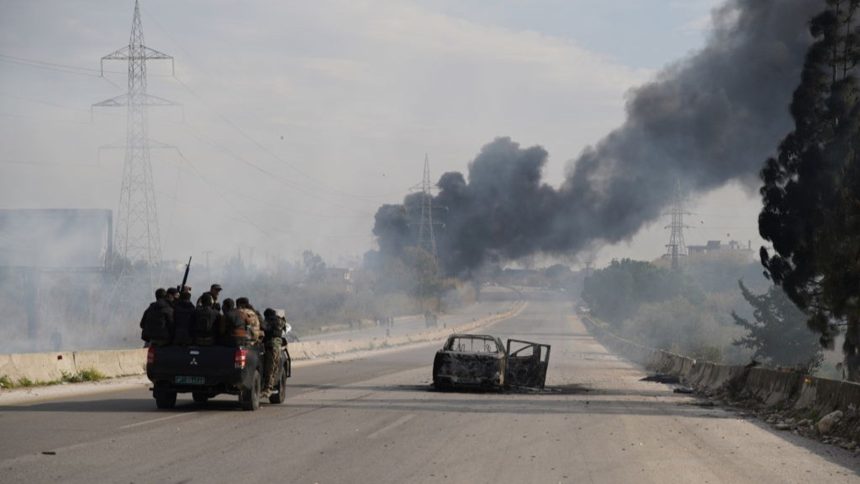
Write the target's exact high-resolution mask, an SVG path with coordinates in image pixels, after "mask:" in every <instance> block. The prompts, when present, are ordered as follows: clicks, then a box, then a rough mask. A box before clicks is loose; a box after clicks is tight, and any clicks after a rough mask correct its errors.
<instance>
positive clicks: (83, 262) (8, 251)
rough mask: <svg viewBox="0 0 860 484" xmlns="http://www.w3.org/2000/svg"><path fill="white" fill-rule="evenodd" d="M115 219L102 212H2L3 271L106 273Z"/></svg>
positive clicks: (0, 250) (0, 248) (0, 262)
mask: <svg viewBox="0 0 860 484" xmlns="http://www.w3.org/2000/svg"><path fill="white" fill-rule="evenodd" d="M112 232H113V216H112V213H111V211H110V210H100V209H74V208H71V209H0V267H21V268H38V269H66V270H69V269H72V270H74V269H78V270H81V269H89V270H94V269H103V268H104V267H105V261H106V260H107V258H108V256H109V255H110V251H111V250H112V249H113V247H112V244H113V233H112Z"/></svg>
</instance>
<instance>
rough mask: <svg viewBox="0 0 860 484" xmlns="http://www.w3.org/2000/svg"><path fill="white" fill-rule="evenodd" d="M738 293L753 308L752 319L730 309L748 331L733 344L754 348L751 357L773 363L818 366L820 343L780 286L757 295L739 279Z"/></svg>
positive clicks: (736, 319)
mask: <svg viewBox="0 0 860 484" xmlns="http://www.w3.org/2000/svg"><path fill="white" fill-rule="evenodd" d="M738 285H739V286H740V288H741V294H742V295H743V297H744V299H746V300H747V302H748V303H749V304H750V306H752V308H753V318H754V321H752V322H750V321H749V320H747V319H745V318H742V317H740V316H738V315H737V313H735V312H732V318H734V320H735V323H737V324H738V325H739V326H741V327H743V328H744V329H745V330H746V331H747V333H746V335H745V336H743V337H742V338H739V339H736V340H735V341H734V343H733V344H734V345H736V346H744V347H747V348H750V349H751V350H753V357H755V358H759V359H763V360H767V361H769V362H770V363H772V364H774V365H779V366H790V367H799V368H803V369H805V370H807V371H809V370H813V369H815V368H817V367H818V366H819V365H820V364H821V360H822V358H823V356H822V351H821V345H820V344H818V341H816V338H815V336H814V335H813V334H812V333H811V332H810V331H809V330H808V329H807V328H806V325H805V324H804V323H805V321H806V315H805V314H803V312H802V311H801V310H799V309H797V306H795V305H794V303H792V302H791V300H790V299H788V297H787V296H786V295H785V292H783V290H782V289H781V288H780V287H779V286H775V285H774V286H771V287H770V289H768V291H767V292H765V293H764V294H761V295H756V294H753V293H752V292H750V290H749V289H747V287H746V286H745V285H744V283H743V282H741V281H738Z"/></svg>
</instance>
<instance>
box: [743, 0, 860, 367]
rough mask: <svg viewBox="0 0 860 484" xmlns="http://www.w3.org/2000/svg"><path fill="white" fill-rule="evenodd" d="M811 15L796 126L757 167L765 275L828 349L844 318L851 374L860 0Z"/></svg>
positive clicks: (856, 331)
mask: <svg viewBox="0 0 860 484" xmlns="http://www.w3.org/2000/svg"><path fill="white" fill-rule="evenodd" d="M826 3H827V8H826V9H825V10H824V11H823V12H822V13H820V14H819V15H817V16H816V17H814V18H813V19H812V21H811V22H810V33H811V34H812V36H813V37H814V38H815V42H814V43H813V44H812V46H811V47H810V48H809V51H808V52H807V56H806V61H805V64H804V68H803V72H802V75H801V83H800V86H799V87H798V88H797V90H796V91H795V92H794V97H793V99H792V103H791V114H792V117H793V118H794V121H795V129H794V131H793V132H791V133H789V134H788V135H787V136H786V137H785V139H783V141H782V143H781V144H780V146H779V152H778V156H777V157H775V158H771V159H769V160H767V162H766V164H765V167H764V168H763V169H762V171H761V178H762V181H763V186H762V188H761V195H762V200H763V205H764V207H763V209H762V212H761V214H760V215H759V232H760V233H761V235H762V237H763V238H764V239H766V240H768V241H770V242H771V243H772V244H773V252H774V254H773V255H771V253H770V252H769V251H768V250H767V249H765V248H764V247H763V248H762V249H761V259H762V264H763V266H764V268H765V274H766V275H767V276H769V277H770V278H772V280H773V281H774V282H775V283H776V284H778V285H779V286H781V287H782V289H783V290H784V291H785V293H786V295H787V296H788V297H789V298H790V299H791V301H793V302H794V303H795V304H796V305H797V307H798V308H800V309H801V310H802V311H803V312H804V313H805V314H806V316H807V318H808V320H807V325H808V326H809V327H810V328H811V329H812V330H814V331H816V332H817V333H819V334H820V335H821V338H820V341H821V343H822V344H823V345H827V346H830V345H832V344H833V340H834V338H835V336H836V334H837V333H838V330H839V327H840V326H841V325H846V326H847V330H846V333H845V343H844V345H843V352H844V354H845V362H846V367H847V368H848V377H849V379H852V380H858V379H860V355H858V346H860V294H858V291H860V222H858V217H860V203H858V190H860V188H858V184H860V178H858V163H860V160H858V156H860V106H858V93H860V89H858V82H857V79H856V77H855V73H856V72H855V71H856V67H857V65H858V62H860V42H858V39H859V38H860V37H858V33H860V30H858V27H857V23H858V22H857V20H858V18H857V17H858V15H857V13H858V12H857V10H858V6H860V0H827V2H826Z"/></svg>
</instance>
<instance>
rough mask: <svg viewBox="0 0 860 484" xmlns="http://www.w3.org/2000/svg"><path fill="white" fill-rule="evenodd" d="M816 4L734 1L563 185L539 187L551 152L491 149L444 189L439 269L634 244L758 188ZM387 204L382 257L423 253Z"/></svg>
mask: <svg viewBox="0 0 860 484" xmlns="http://www.w3.org/2000/svg"><path fill="white" fill-rule="evenodd" d="M823 6H824V5H823V2H821V1H818V0H730V1H728V2H727V3H725V4H724V5H723V6H721V7H719V8H717V9H715V10H714V12H713V14H712V21H713V29H712V32H711V34H710V37H709V39H708V41H707V44H706V46H705V47H704V48H703V49H702V50H701V51H699V52H697V53H695V54H694V55H692V56H690V57H688V58H686V59H684V60H681V61H679V62H677V63H675V64H672V65H670V66H668V67H666V68H665V69H663V71H661V72H660V73H659V75H658V76H657V78H656V79H655V80H654V81H652V82H650V83H648V84H646V85H644V86H642V87H639V88H638V89H635V90H634V91H632V92H631V93H630V95H629V97H628V100H627V106H626V111H627V120H626V121H625V123H624V124H623V125H622V126H621V127H619V128H618V129H616V130H615V131H613V132H611V133H610V134H609V135H608V136H606V137H605V138H604V139H602V140H600V141H599V142H598V143H597V144H596V145H594V146H592V147H589V148H587V149H586V150H584V152H583V153H582V154H581V155H580V156H579V158H578V159H576V160H574V162H573V163H572V164H571V169H570V171H569V173H568V175H567V177H566V180H565V182H564V183H563V184H562V186H561V187H559V188H557V189H556V188H553V187H551V186H549V185H547V184H545V183H542V181H541V175H542V173H541V171H542V168H543V165H544V164H545V163H546V160H547V152H546V151H545V150H544V149H543V148H541V147H538V146H535V147H530V148H521V147H520V146H519V145H518V144H517V143H515V142H513V141H511V140H510V139H509V138H497V139H496V140H494V141H492V142H491V143H489V144H487V145H486V146H484V147H483V148H482V150H481V152H480V153H479V154H478V156H477V157H476V158H475V159H474V160H473V161H472V162H471V163H470V164H469V167H468V168H469V172H468V179H467V178H466V177H464V176H463V175H462V174H461V173H456V172H449V173H445V174H444V175H442V177H441V178H440V180H439V183H438V185H439V188H440V189H441V191H440V193H439V195H438V196H437V197H436V199H435V201H434V202H435V203H436V205H437V206H439V207H444V208H445V209H444V210H443V211H442V212H441V213H440V216H439V218H440V219H441V220H442V222H443V223H444V228H442V229H441V230H440V231H439V252H440V262H441V264H442V266H443V268H444V270H445V271H446V272H447V273H449V274H458V273H463V272H467V271H468V270H470V269H474V268H476V267H479V266H480V265H481V264H482V263H483V262H485V261H487V260H488V259H496V258H499V259H517V258H519V257H523V256H526V255H529V254H533V253H538V252H546V253H568V254H569V253H574V254H575V253H577V252H579V251H581V250H583V249H586V248H589V247H591V246H592V245H596V244H601V243H614V242H617V241H620V240H624V239H627V238H629V237H631V236H633V235H634V234H635V233H636V232H637V231H638V230H639V229H640V228H641V227H642V226H643V224H645V223H646V222H648V221H650V220H653V219H655V218H656V217H659V216H660V214H661V213H662V211H663V209H664V208H665V207H666V205H667V204H668V203H670V201H671V198H672V194H673V186H674V183H675V180H676V178H680V179H681V182H682V183H683V184H684V186H685V187H687V188H688V189H690V190H693V191H704V190H709V189H713V188H717V187H719V186H721V185H724V184H725V183H727V182H729V181H732V180H741V181H744V182H747V183H752V182H754V181H757V173H758V171H759V169H760V168H761V166H762V164H763V162H764V160H765V159H766V158H767V156H768V155H769V154H771V153H772V152H774V151H775V149H776V146H777V144H778V143H779V140H780V139H781V138H782V137H783V136H784V135H785V134H786V133H787V132H788V131H789V130H790V129H791V118H790V116H789V112H788V105H789V102H790V101H791V95H792V92H793V91H794V89H795V88H796V86H797V85H798V83H799V81H800V71H801V67H802V65H803V59H804V56H805V54H806V49H807V47H808V46H809V45H810V43H811V40H812V39H811V37H810V35H809V33H808V29H807V23H808V21H809V19H810V18H811V17H812V16H813V15H814V14H815V13H817V11H818V10H820V9H822V7H823ZM413 204H414V199H410V198H407V199H406V200H405V201H404V205H402V206H400V205H386V206H383V207H381V208H380V210H379V211H378V212H377V215H376V225H375V227H374V234H376V235H377V237H378V238H379V242H380V252H381V253H382V255H383V256H384V255H386V254H392V253H396V252H397V251H398V250H399V249H400V248H402V247H404V246H407V245H414V236H413V234H412V231H410V230H409V228H408V222H409V220H410V217H409V214H410V213H412V211H411V210H409V208H410V205H413Z"/></svg>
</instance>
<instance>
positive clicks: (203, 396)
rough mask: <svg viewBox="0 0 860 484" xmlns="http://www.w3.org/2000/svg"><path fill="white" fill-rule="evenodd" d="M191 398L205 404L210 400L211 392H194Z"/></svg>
mask: <svg viewBox="0 0 860 484" xmlns="http://www.w3.org/2000/svg"><path fill="white" fill-rule="evenodd" d="M191 398H193V399H194V403H199V404H200V405H203V404H204V403H206V402H208V401H209V394H208V393H205V392H192V393H191Z"/></svg>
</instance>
